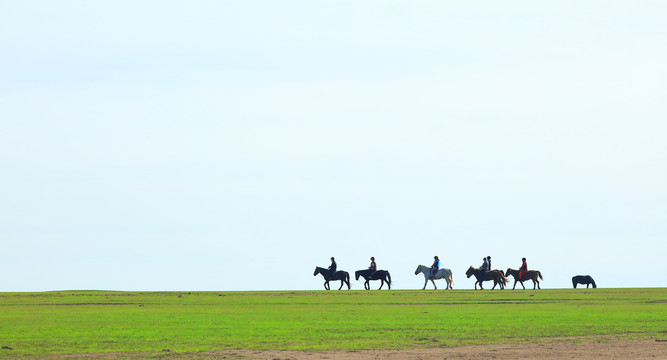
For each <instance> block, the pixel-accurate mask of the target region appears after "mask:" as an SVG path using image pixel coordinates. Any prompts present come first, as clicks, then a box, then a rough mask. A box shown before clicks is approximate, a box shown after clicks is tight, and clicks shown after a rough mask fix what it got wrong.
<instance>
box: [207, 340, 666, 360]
mask: <svg viewBox="0 0 667 360" xmlns="http://www.w3.org/2000/svg"><path fill="white" fill-rule="evenodd" d="M210 355H213V357H212V358H218V359H225V358H227V359H232V358H235V357H236V358H245V359H258V360H319V359H328V360H343V359H346V360H362V359H390V360H399V359H400V360H421V359H429V360H430V359H476V360H478V359H667V341H656V340H641V341H638V340H637V341H602V342H563V341H559V342H546V343H529V344H500V345H475V346H463V347H456V348H440V349H420V350H397V351H391V350H378V351H372V350H371V351H358V352H349V351H326V352H300V351H252V350H242V351H229V352H221V353H217V354H215V355H214V354H210Z"/></svg>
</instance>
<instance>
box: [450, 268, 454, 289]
mask: <svg viewBox="0 0 667 360" xmlns="http://www.w3.org/2000/svg"><path fill="white" fill-rule="evenodd" d="M449 282H451V283H452V289H453V288H454V277H453V276H452V272H451V271H450V272H449Z"/></svg>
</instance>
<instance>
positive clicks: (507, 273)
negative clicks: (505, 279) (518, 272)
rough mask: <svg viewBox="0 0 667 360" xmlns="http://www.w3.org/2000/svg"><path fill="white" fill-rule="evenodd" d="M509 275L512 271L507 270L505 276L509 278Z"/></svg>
mask: <svg viewBox="0 0 667 360" xmlns="http://www.w3.org/2000/svg"><path fill="white" fill-rule="evenodd" d="M511 273H512V269H511V268H507V271H505V276H510V274H511Z"/></svg>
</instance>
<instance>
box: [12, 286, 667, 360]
mask: <svg viewBox="0 0 667 360" xmlns="http://www.w3.org/2000/svg"><path fill="white" fill-rule="evenodd" d="M615 341H630V342H650V343H651V344H652V343H656V344H664V343H665V341H667V289H666V288H632V289H585V288H584V289H545V290H514V291H512V290H502V291H501V290H493V291H490V290H484V291H474V290H446V291H445V290H437V291H428V290H427V291H413V290H396V291H394V290H391V291H280V292H118V291H60V292H42V293H0V347H2V349H0V357H8V358H36V357H38V358H53V359H56V358H62V357H63V356H74V357H76V356H80V357H111V358H226V357H228V356H232V357H237V358H238V357H241V358H243V357H248V358H252V357H258V358H261V356H260V355H257V354H263V353H264V352H271V354H273V355H271V356H272V357H273V358H280V356H277V355H275V353H276V352H278V353H284V354H295V353H303V354H310V355H311V356H312V355H313V354H325V353H326V354H332V353H346V354H348V355H351V354H366V353H367V352H369V351H371V352H373V351H375V352H377V351H381V352H385V353H384V354H385V355H388V354H389V353H390V352H395V351H404V352H405V351H407V352H410V351H426V352H428V351H437V350H438V349H452V348H459V349H461V348H466V347H471V346H473V347H474V346H514V345H530V346H534V345H535V344H554V343H560V344H562V343H567V344H587V343H590V344H593V343H597V344H600V343H602V344H604V343H605V342H607V343H610V344H611V342H615ZM663 348H664V347H663ZM388 352H389V353H388ZM230 354H232V355H230ZM253 354H255V355H253ZM403 354H404V355H407V354H408V353H403ZM383 356H384V355H383ZM290 357H292V358H296V356H294V355H290ZM328 357H330V358H333V357H335V356H328ZM348 357H353V356H348ZM405 357H407V356H405Z"/></svg>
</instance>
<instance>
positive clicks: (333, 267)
mask: <svg viewBox="0 0 667 360" xmlns="http://www.w3.org/2000/svg"><path fill="white" fill-rule="evenodd" d="M336 267H337V265H336V260H335V259H334V258H333V256H332V257H331V266H329V276H333V274H335V273H336Z"/></svg>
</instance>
